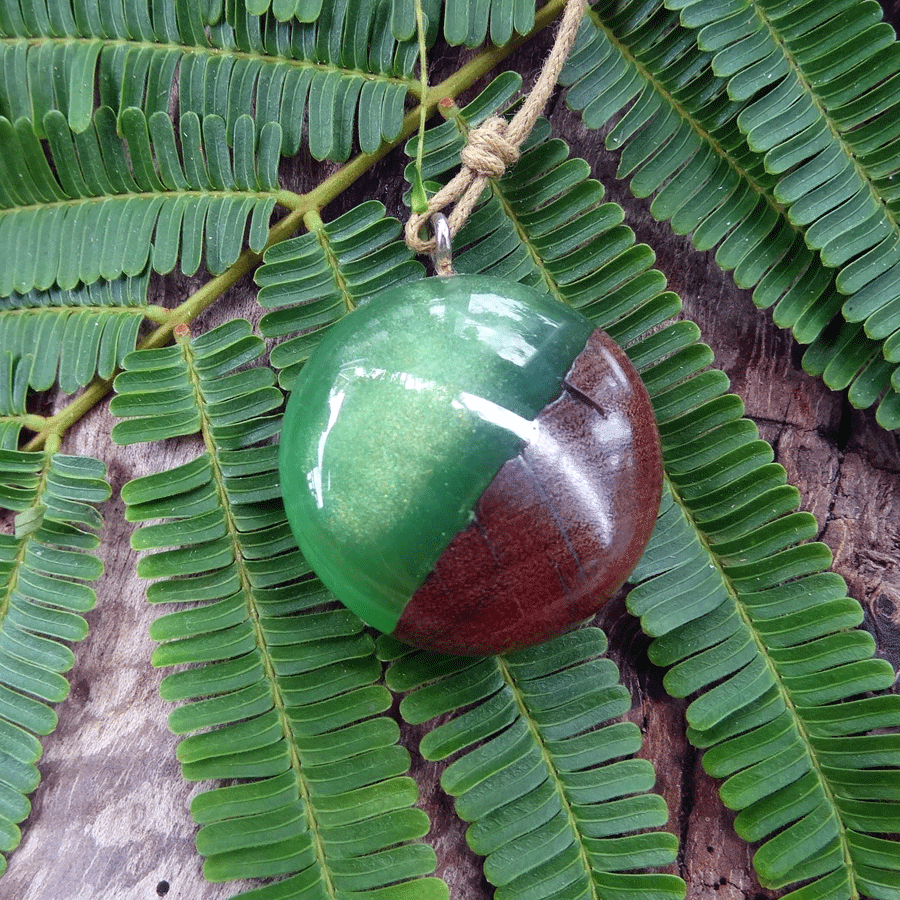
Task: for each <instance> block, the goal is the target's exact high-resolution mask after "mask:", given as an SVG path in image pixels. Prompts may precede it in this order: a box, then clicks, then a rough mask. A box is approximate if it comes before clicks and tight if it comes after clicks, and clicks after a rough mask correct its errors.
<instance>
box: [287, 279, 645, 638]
mask: <svg viewBox="0 0 900 900" xmlns="http://www.w3.org/2000/svg"><path fill="white" fill-rule="evenodd" d="M280 474H281V485H282V492H283V496H284V503H285V508H286V511H287V516H288V520H289V522H290V525H291V528H292V530H293V532H294V534H295V536H296V539H297V542H298V544H299V546H300V549H301V551H302V553H303V555H304V557H305V558H306V560H307V562H309V564H310V565H311V566H312V568H313V569H314V571H315V572H316V574H317V575H318V576H319V577H320V578H321V580H322V581H323V583H324V584H325V586H326V587H327V588H328V589H329V590H330V591H331V592H332V593H333V594H334V595H335V596H336V597H337V598H338V599H339V600H341V601H342V602H343V603H344V604H345V605H346V606H348V607H349V608H350V609H351V610H353V611H354V612H356V613H357V614H358V615H359V616H360V617H361V618H362V619H363V620H364V621H365V622H367V623H368V624H370V625H372V626H374V627H375V628H377V629H379V630H380V631H382V632H384V633H386V634H391V635H393V636H394V637H396V638H398V639H400V640H401V641H404V642H406V643H409V644H412V645H413V646H416V647H421V648H424V649H429V650H436V651H440V652H442V653H451V654H460V655H470V656H471V655H487V654H495V653H498V654H502V653H508V652H510V651H512V650H516V649H519V648H522V647H526V646H530V645H533V644H536V643H538V642H540V641H543V640H545V639H547V638H549V637H552V636H554V635H556V634H559V633H561V632H563V631H565V630H567V629H569V628H571V627H573V626H574V625H576V624H578V623H580V622H581V621H583V620H585V619H588V618H590V617H591V616H592V615H594V613H595V612H596V611H597V610H598V609H599V608H600V607H601V606H602V605H603V604H604V603H605V602H606V601H607V600H608V599H609V598H610V597H612V595H613V594H614V593H615V592H616V591H617V590H618V589H619V587H620V586H621V585H622V583H623V582H624V581H625V579H626V578H627V576H628V575H629V574H630V572H631V570H632V569H633V568H634V566H635V565H636V564H637V562H638V559H639V558H640V556H641V553H642V552H643V549H644V547H645V545H646V543H647V541H648V540H649V537H650V532H651V531H652V529H653V526H654V523H655V521H656V514H657V512H658V509H659V502H660V492H661V486H662V463H661V453H660V443H659V435H658V432H657V429H656V423H655V419H654V416H653V411H652V408H651V406H650V401H649V398H648V396H647V392H646V390H645V388H644V386H643V383H642V382H641V380H640V378H639V376H638V375H637V373H636V371H635V370H634V368H633V366H632V365H631V363H630V362H629V360H628V358H627V357H626V356H625V354H624V353H623V351H622V350H621V349H620V348H619V347H618V346H617V345H616V344H615V343H614V342H613V341H612V340H611V339H610V338H609V337H608V336H607V335H606V334H605V333H603V332H602V331H600V330H598V329H596V328H594V326H593V325H592V324H591V323H590V322H589V321H588V320H587V319H586V318H584V317H583V316H582V315H580V314H579V313H577V312H575V311H574V310H572V309H570V308H568V307H566V306H565V305H563V304H561V303H559V302H558V301H555V300H552V299H550V298H549V297H545V296H543V295H541V294H539V293H538V292H536V291H534V290H532V289H530V288H528V287H526V286H524V285H521V284H517V283H511V282H505V281H503V280H500V279H497V278H491V277H486V276H468V275H451V276H448V277H435V278H426V279H424V280H421V281H416V282H412V283H409V284H405V285H402V286H401V287H398V288H394V289H391V290H390V291H387V292H385V293H383V294H381V295H378V296H376V297H375V298H373V299H372V300H370V301H369V302H367V303H366V304H365V305H363V306H361V307H359V308H358V309H357V310H355V311H354V312H353V313H351V314H350V315H348V316H346V317H345V318H343V319H342V320H341V321H339V322H338V323H337V324H336V325H334V326H333V327H332V328H331V329H330V330H329V332H328V333H327V334H326V335H325V337H324V338H323V340H322V342H321V344H320V345H319V346H318V347H317V348H316V350H315V352H314V353H313V354H312V355H311V357H310V359H309V361H308V362H307V364H306V365H305V367H304V369H303V371H302V373H301V375H300V377H299V379H298V382H297V384H296V386H295V388H294V391H293V393H292V395H291V397H290V399H289V401H288V404H287V409H286V412H285V416H284V426H283V430H282V435H281V448H280Z"/></svg>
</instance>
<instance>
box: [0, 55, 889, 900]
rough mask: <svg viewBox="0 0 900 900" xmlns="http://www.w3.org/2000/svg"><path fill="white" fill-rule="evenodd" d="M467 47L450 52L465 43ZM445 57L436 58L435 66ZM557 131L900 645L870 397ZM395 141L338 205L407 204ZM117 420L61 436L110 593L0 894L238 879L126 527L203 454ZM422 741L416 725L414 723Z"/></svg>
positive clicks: (664, 772) (685, 834)
mask: <svg viewBox="0 0 900 900" xmlns="http://www.w3.org/2000/svg"><path fill="white" fill-rule="evenodd" d="M540 53H541V51H540V49H537V50H536V49H535V48H529V47H526V48H525V49H524V50H522V51H520V52H519V54H518V55H517V56H516V57H514V59H513V62H512V65H513V66H514V67H516V68H518V69H519V71H521V72H523V74H524V75H526V78H527V77H528V76H533V74H534V72H535V71H536V69H537V68H538V66H539V63H540V58H541V57H540ZM455 58H456V57H455V56H454V57H453V59H455ZM453 59H451V58H449V57H448V58H445V59H441V60H439V63H440V65H441V66H443V67H449V66H451V65H453ZM550 112H551V118H552V121H553V125H554V129H555V132H556V133H557V134H558V135H560V136H561V137H563V138H564V139H566V140H568V141H569V142H570V143H571V144H572V147H573V152H574V153H575V154H580V155H582V156H584V157H586V158H587V159H588V160H589V161H590V162H591V163H592V165H593V166H594V170H595V173H596V174H597V176H598V177H600V178H601V180H602V181H604V183H605V184H606V185H607V187H608V189H609V195H610V198H611V199H621V200H622V201H623V203H624V205H625V206H626V209H627V211H628V217H629V218H628V224H630V225H631V226H632V227H633V228H634V229H635V231H636V232H637V234H638V237H639V238H640V239H641V240H645V241H647V242H648V243H650V244H651V246H653V247H654V248H655V249H656V251H657V253H658V265H659V267H660V268H661V269H662V270H663V271H664V272H665V273H666V274H667V276H668V277H669V280H670V283H671V287H672V289H674V290H675V291H677V292H678V293H679V294H680V295H681V296H682V298H683V299H684V305H685V315H687V316H689V317H691V318H693V319H694V320H695V321H697V322H698V323H699V325H700V327H701V329H702V332H703V337H704V339H705V340H706V341H707V342H708V343H709V344H710V345H711V346H712V347H713V349H714V351H715V354H716V365H718V366H719V367H721V368H723V369H724V370H725V371H726V372H727V373H728V374H729V376H730V377H731V379H732V383H733V388H734V390H735V391H736V392H737V393H739V394H740V395H741V396H742V397H743V399H744V401H745V402H746V406H747V412H748V414H749V415H750V416H751V417H752V418H754V419H755V420H756V421H757V422H758V423H759V427H760V430H761V432H762V435H763V436H764V437H765V438H766V439H767V440H769V441H770V442H772V443H773V444H774V447H775V454H776V459H777V461H778V462H780V463H782V464H783V465H784V466H785V468H786V469H787V471H788V475H789V478H790V480H791V482H793V483H794V484H796V485H797V486H799V487H800V489H801V491H802V495H803V507H804V508H805V509H807V510H809V511H811V512H812V513H813V514H814V515H815V516H816V518H817V520H818V522H819V526H820V536H821V539H822V540H824V541H825V542H826V543H827V544H828V545H829V546H830V547H831V548H832V550H833V551H834V554H835V569H836V570H837V571H838V572H839V573H840V574H841V575H843V576H844V578H845V579H846V580H847V582H848V584H849V586H850V591H851V593H852V595H853V596H855V597H856V598H857V599H859V600H860V601H861V602H862V603H863V605H864V607H865V610H866V622H865V627H867V628H868V629H869V630H870V631H871V632H872V633H873V634H874V635H875V637H876V639H877V641H878V645H879V648H880V651H881V653H883V655H885V656H886V657H887V658H888V659H890V660H891V661H892V662H893V663H894V664H895V666H896V665H897V664H898V663H900V612H898V609H900V572H898V566H897V559H898V547H900V520H898V517H897V515H896V514H895V512H894V511H895V509H896V508H897V505H898V501H900V447H898V442H897V438H896V436H895V435H894V434H890V433H886V432H885V431H884V430H883V429H881V428H880V427H879V426H878V425H877V424H876V423H875V419H874V414H873V413H872V412H871V411H867V412H856V411H852V410H850V409H849V407H848V406H847V404H846V402H845V399H844V397H843V396H842V395H840V394H836V393H832V392H831V391H829V390H828V389H827V388H825V387H824V386H823V385H822V384H821V382H819V381H818V380H816V379H814V378H810V377H808V376H807V375H805V374H804V373H803V371H802V370H801V368H800V365H799V358H800V352H799V350H798V348H797V347H796V346H794V345H793V343H792V340H791V339H790V337H789V336H788V335H787V334H786V333H784V332H781V331H779V330H778V329H777V328H775V326H774V325H773V324H772V322H771V319H770V316H769V314H768V313H766V312H761V311H759V310H757V309H756V308H755V307H754V306H753V304H752V303H751V301H750V297H749V294H748V293H747V292H744V291H739V290H737V289H736V288H735V287H734V285H733V283H732V282H731V280H730V278H729V277H728V276H725V275H723V274H722V273H721V272H720V271H719V270H718V269H717V268H716V266H715V264H714V263H713V261H712V259H711V257H710V255H704V254H698V253H696V252H694V251H693V250H692V249H691V248H690V246H689V245H688V244H687V242H686V241H683V240H679V239H677V238H674V237H673V236H672V235H671V233H670V232H669V230H668V228H667V227H666V226H659V225H657V224H656V223H654V222H653V221H652V220H651V218H650V216H649V214H648V212H647V206H646V204H638V203H635V201H634V200H633V199H631V198H630V196H629V195H628V193H627V187H626V186H625V185H624V184H621V183H617V182H616V181H615V178H614V177H613V172H614V169H615V166H614V163H615V161H614V159H610V158H609V157H608V156H607V154H606V153H605V152H604V151H603V149H602V145H601V143H600V140H599V138H598V135H597V134H596V133H588V132H586V131H585V130H584V129H583V128H582V126H581V125H580V123H579V122H578V120H577V119H576V118H574V117H573V116H571V115H570V114H568V113H567V111H566V110H565V109H564V108H563V106H562V103H561V98H560V97H558V96H557V97H556V98H554V101H553V104H552V107H551V110H550ZM402 164H403V161H402V160H401V159H400V157H399V155H398V154H394V155H393V156H392V157H389V158H388V159H387V160H385V162H383V163H382V164H380V165H379V166H378V168H377V170H376V171H375V172H373V173H371V175H370V176H369V177H368V178H367V179H365V180H364V181H363V182H361V183H360V184H359V185H357V186H356V188H355V189H354V190H353V191H352V192H350V195H348V196H345V197H342V198H341V200H340V201H339V203H338V204H335V208H334V209H327V210H326V211H325V216H326V218H333V217H334V216H335V215H337V214H339V212H341V211H343V210H344V209H346V208H349V207H350V206H352V205H354V204H355V203H357V202H359V201H360V200H362V199H366V198H368V197H376V198H378V199H380V200H382V201H383V202H385V204H386V205H387V206H388V208H389V209H390V210H392V211H393V212H394V213H395V214H397V215H400V214H401V210H400V206H399V202H398V198H399V196H400V193H401V192H402V189H403V187H402V182H401V180H400V172H401V170H402ZM290 169H291V171H290V174H289V175H288V176H287V177H288V179H289V186H290V187H293V188H297V187H298V186H299V187H300V189H304V188H307V187H308V186H309V185H310V184H312V183H314V182H315V180H316V179H317V177H318V175H317V173H318V172H319V171H320V170H319V169H318V168H317V167H316V166H314V165H313V164H312V163H311V162H310V161H309V160H299V161H296V162H294V163H293V164H292V165H291V167H290ZM190 287H191V285H190V284H187V283H185V282H183V281H179V280H178V279H169V280H167V281H166V282H165V283H162V284H160V286H159V293H158V294H157V296H156V299H155V302H157V303H160V304H162V305H166V306H172V305H174V304H175V303H177V302H179V301H180V300H181V299H183V297H185V296H186V295H187V292H188V290H189V289H190ZM234 315H248V316H250V317H254V316H256V317H258V312H257V311H256V309H255V306H254V301H253V286H252V283H251V282H250V281H249V280H245V281H243V282H241V283H240V284H238V285H237V286H236V287H235V288H234V289H232V290H231V291H230V292H229V293H228V294H227V295H226V296H225V297H224V298H223V299H222V301H221V302H220V304H219V306H218V308H215V309H214V310H212V311H211V312H210V313H209V314H208V315H207V316H204V318H203V320H202V321H200V322H198V323H196V326H195V330H196V331H202V330H203V329H204V328H206V327H208V326H210V325H211V324H215V323H216V322H217V321H219V320H221V319H222V318H223V317H231V316H234ZM111 425H112V422H111V419H110V416H109V414H108V413H107V412H106V410H105V409H104V408H100V409H97V410H95V411H94V412H93V413H91V414H90V415H89V416H88V417H87V418H86V419H85V420H84V421H83V422H82V423H81V424H80V425H79V426H78V427H77V429H76V430H75V431H74V432H73V433H71V434H70V435H69V436H68V437H67V439H66V444H65V447H64V449H65V450H66V451H67V452H74V453H88V454H93V455H96V456H98V457H99V458H101V459H103V460H105V461H106V462H107V464H108V465H109V469H110V476H111V479H112V485H113V491H114V495H113V499H112V500H111V501H110V502H109V503H108V504H107V506H106V508H105V510H104V515H105V518H106V531H105V542H104V549H103V560H104V563H105V565H106V573H105V575H104V577H103V579H102V581H100V582H99V583H98V586H97V587H98V593H99V603H98V605H97V608H96V610H95V611H94V612H93V613H92V614H90V616H89V621H90V626H91V631H90V634H89V636H88V637H87V639H86V640H85V641H84V642H83V643H82V644H81V645H80V646H79V647H78V648H77V658H78V661H77V663H76V666H75V668H74V670H73V671H72V673H71V683H72V691H71V695H70V697H69V698H68V700H66V701H65V702H64V703H63V704H61V706H60V707H59V710H58V711H59V716H60V727H59V729H58V730H57V731H56V732H55V733H54V734H53V735H52V736H51V737H49V738H47V739H46V740H45V741H44V747H45V752H44V756H43V759H42V761H41V763H40V768H41V772H42V776H43V781H42V784H41V786H40V787H39V789H38V790H37V791H36V792H35V794H34V795H33V797H32V802H33V813H32V815H31V817H30V818H29V819H28V821H26V822H25V823H23V831H24V837H23V840H22V844H21V846H20V848H19V849H18V850H17V851H16V852H15V853H14V854H13V855H12V857H11V859H10V864H9V871H8V873H7V874H6V876H5V877H4V878H3V879H2V880H0V898H2V900H95V898H104V900H155V898H157V897H158V896H166V897H167V898H168V900H220V898H225V897H230V896H232V895H233V894H234V893H235V888H234V886H229V885H224V886H223V885H211V884H208V883H206V882H205V881H204V880H203V878H202V876H201V874H200V859H199V857H198V856H197V855H196V853H195V852H194V848H193V835H194V831H195V829H194V826H193V825H192V823H191V820H190V818H189V815H188V810H187V807H188V803H189V801H190V798H191V797H192V796H193V794H194V793H195V792H196V791H197V790H199V788H198V787H196V786H191V785H188V784H186V783H185V782H183V781H182V779H181V777H180V774H179V768H178V764H177V762H176V760H175V747H176V739H175V738H174V737H173V736H172V735H171V734H170V733H169V732H168V730H167V728H166V724H165V723H166V716H167V714H168V712H169V709H170V708H169V707H168V705H167V704H164V703H163V702H162V701H161V700H160V699H159V697H158V694H157V685H158V683H159V680H160V675H159V674H158V673H157V672H156V671H154V669H153V668H152V667H151V665H150V662H149V659H150V654H151V651H152V649H153V646H152V642H151V641H150V639H149V637H148V634H147V629H148V625H149V623H150V621H151V619H152V617H153V615H154V610H152V609H151V608H150V607H149V606H148V605H147V604H146V603H145V602H144V598H143V590H144V589H143V585H142V584H141V583H140V582H139V581H138V580H137V579H136V577H135V575H134V567H135V561H136V554H135V553H134V552H133V551H132V550H131V549H130V545H129V535H130V532H131V527H130V526H129V525H128V524H126V523H125V521H124V518H123V506H122V503H121V501H120V500H119V499H118V490H119V488H120V487H121V486H122V484H123V483H124V482H125V481H127V480H128V479H130V478H133V477H135V476H139V475H143V474H146V473H148V472H151V471H156V470H159V469H161V468H164V467H166V466H169V465H173V464H176V463H178V462H179V461H183V460H185V459H188V458H190V457H192V456H193V455H194V454H195V453H196V452H197V449H198V447H197V444H196V442H195V441H193V440H185V441H180V442H172V443H170V444H167V445H166V446H163V447H159V446H156V447H153V448H152V449H151V450H150V451H148V450H147V449H146V448H145V447H143V446H138V447H136V448H130V449H117V448H114V447H112V446H111V445H110V444H109V442H108V438H107V436H108V433H109V429H110V427H111ZM600 624H602V625H603V627H604V628H605V629H606V630H607V632H608V634H609V636H610V642H611V651H610V652H611V655H612V657H613V658H614V659H615V661H616V662H617V663H618V664H619V666H620V667H621V670H622V676H623V679H624V682H625V684H626V685H627V686H628V688H629V689H630V690H631V692H632V695H633V698H634V705H633V708H632V710H631V713H630V717H631V718H632V719H633V720H634V721H635V722H636V723H637V724H638V725H639V726H640V727H641V729H642V731H643V733H644V748H643V751H642V753H643V754H644V755H645V756H647V757H648V758H650V759H652V760H653V761H654V762H655V764H656V766H657V770H658V772H659V781H658V785H657V788H658V790H659V791H660V792H661V793H662V794H663V795H664V796H665V798H666V800H667V801H668V803H669V806H670V809H671V811H672V816H671V821H670V825H669V827H670V828H671V830H672V831H673V832H674V833H675V834H677V835H678V837H679V838H680V841H681V844H682V851H681V855H680V857H679V861H678V864H677V866H676V867H675V868H674V870H675V871H678V872H679V873H680V874H681V875H682V876H683V877H684V878H685V880H686V881H687V883H688V898H690V900H701V898H704V900H708V898H713V897H715V898H716V900H764V898H769V897H772V896H774V895H773V894H771V893H769V892H766V891H763V890H761V889H760V888H759V886H758V883H757V882H756V880H755V878H754V876H753V874H752V869H751V865H750V858H751V851H750V850H749V849H748V848H747V847H746V846H745V845H744V844H743V843H742V842H741V841H739V840H738V839H737V838H736V837H735V835H734V833H733V830H732V827H731V820H732V815H731V814H730V813H728V812H727V811H725V810H724V809H723V808H722V805H721V804H720V803H719V801H718V796H717V792H716V785H715V784H714V782H713V781H712V780H711V779H710V778H708V777H707V776H706V775H705V774H704V773H703V771H702V768H701V766H700V758H699V754H698V753H697V752H695V751H694V750H693V749H692V748H690V747H689V745H688V744H687V742H686V741H685V739H684V735H683V730H684V724H683V709H684V704H683V703H678V702H675V701H673V700H671V699H670V698H668V696H667V695H666V694H665V692H664V691H663V689H662V686H661V673H660V672H659V671H658V670H657V669H655V668H654V667H653V666H651V665H650V664H649V662H648V661H647V658H646V647H647V640H646V638H645V637H643V635H642V634H641V632H640V630H639V628H638V626H637V624H636V622H635V621H634V620H633V619H632V618H630V617H629V616H628V615H627V614H626V613H625V611H624V606H623V604H622V603H621V601H619V602H613V603H612V604H610V606H609V607H608V608H607V610H605V611H604V613H603V615H602V617H601V622H600ZM406 732H407V737H408V738H409V740H410V742H411V743H410V746H414V740H415V734H416V731H415V730H414V729H409V728H407V729H406ZM414 767H415V774H416V775H417V777H418V778H419V780H420V782H421V783H422V784H423V788H422V795H421V803H422V805H423V806H424V807H425V808H426V809H427V810H428V811H429V813H430V814H431V816H432V819H433V822H434V828H433V831H432V834H431V836H430V838H429V840H430V841H431V842H432V843H433V845H434V846H435V848H436V850H437V852H438V855H439V859H440V872H441V874H443V876H444V877H445V878H446V879H447V880H448V882H449V883H450V884H451V887H452V891H453V897H454V900H486V898H489V897H491V896H492V891H491V889H490V887H489V885H487V884H486V883H485V882H484V881H483V879H482V877H481V874H480V866H479V861H478V860H477V859H476V858H475V857H474V856H473V854H472V853H471V852H470V851H469V850H468V849H467V847H466V845H465V842H464V838H463V831H462V827H461V825H460V824H459V822H458V820H457V819H456V817H455V816H454V814H453V811H452V805H451V803H450V802H449V801H448V800H447V799H446V797H444V795H443V794H442V793H441V791H440V789H439V787H438V786H437V779H438V777H439V774H440V770H439V768H438V767H437V766H434V765H431V764H427V763H424V762H423V761H422V760H421V759H420V758H419V757H418V756H417V755H415V754H414Z"/></svg>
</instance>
